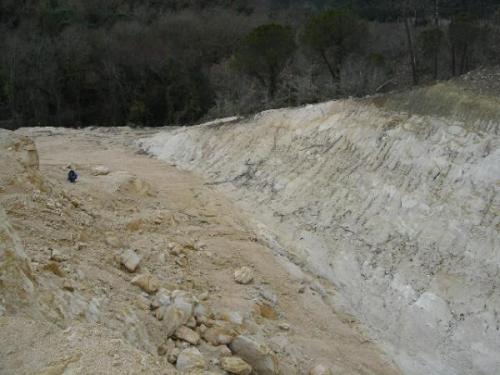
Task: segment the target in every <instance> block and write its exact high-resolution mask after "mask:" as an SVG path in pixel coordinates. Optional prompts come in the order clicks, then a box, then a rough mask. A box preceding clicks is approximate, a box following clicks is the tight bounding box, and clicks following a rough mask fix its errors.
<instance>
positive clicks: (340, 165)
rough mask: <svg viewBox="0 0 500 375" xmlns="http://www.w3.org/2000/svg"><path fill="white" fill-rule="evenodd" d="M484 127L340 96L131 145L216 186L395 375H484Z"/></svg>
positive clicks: (490, 235) (490, 143)
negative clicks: (361, 331)
mask: <svg viewBox="0 0 500 375" xmlns="http://www.w3.org/2000/svg"><path fill="white" fill-rule="evenodd" d="M478 100H479V99H478ZM493 102H495V103H498V99H495V100H489V101H488V103H489V104H488V106H489V105H490V104H491V103H493ZM488 108H490V107H488ZM487 112H488V113H493V112H491V111H489V110H488V111H487ZM445 115H446V114H445ZM484 118H485V119H486V120H484V121H482V120H481V119H479V120H478V121H476V122H464V123H462V122H459V120H458V118H456V119H447V118H443V117H441V118H432V117H425V116H423V117H419V116H409V115H407V114H395V113H392V112H388V111H384V110H383V109H380V108H377V107H376V106H374V105H372V104H371V103H361V102H355V101H341V102H329V103H324V104H319V105H315V106H307V107H305V108H299V109H290V110H273V111H267V112H264V113H262V114H258V115H256V116H255V118H254V119H251V120H248V121H245V122H241V123H236V124H230V125H210V126H199V127H190V128H185V129H178V130H175V131H172V132H164V133H160V134H158V135H156V136H154V137H153V138H150V139H148V140H143V141H142V145H143V147H144V148H145V149H146V150H147V151H149V152H150V153H153V154H155V155H157V156H158V157H159V158H161V159H163V160H167V161H169V162H171V163H175V164H176V165H178V166H180V167H182V168H184V169H190V170H193V169H194V170H197V171H199V172H200V173H202V174H203V175H204V176H205V177H207V178H208V179H210V180H212V181H213V182H216V183H217V186H218V187H220V188H221V189H223V190H224V191H225V192H226V193H229V194H230V195H232V197H233V198H235V200H237V201H238V202H239V204H240V205H241V206H242V207H243V208H245V209H246V210H247V211H248V212H249V213H251V214H253V217H255V218H257V219H258V220H259V222H260V223H256V226H257V227H258V228H260V229H261V232H262V233H260V234H261V235H263V236H267V238H268V240H269V243H270V244H271V245H274V246H275V249H276V251H278V252H280V253H282V254H286V255H288V256H289V257H291V258H293V259H294V260H295V261H296V262H299V263H303V264H305V265H307V266H308V267H309V268H310V269H311V270H313V271H314V272H315V273H317V274H319V275H321V276H323V277H325V278H327V279H329V280H330V281H331V282H333V283H334V284H335V285H336V287H337V289H338V294H337V297H336V302H337V303H338V304H341V305H343V306H344V307H345V309H347V310H348V311H350V312H351V313H353V314H354V315H355V316H357V317H358V318H359V319H360V320H361V321H363V322H364V323H365V324H366V326H367V327H368V328H369V329H370V331H371V333H372V334H373V335H374V336H376V337H377V338H378V339H379V340H381V341H382V342H383V343H384V345H385V349H386V350H387V351H388V352H389V353H390V354H391V356H392V357H393V358H394V359H395V360H396V362H397V363H398V365H399V366H400V367H401V368H402V369H403V370H404V371H405V373H407V374H409V375H420V374H423V373H439V374H442V375H466V374H472V373H481V374H486V375H496V373H497V371H498V368H500V359H499V357H498V355H497V353H498V352H499V351H500V335H499V334H498V330H497V329H496V327H498V326H500V318H499V316H498V314H497V312H498V311H499V310H500V289H499V288H498V279H499V275H500V257H499V252H498V249H499V248H500V236H499V235H498V231H499V228H500V227H499V225H500V223H499V216H498V209H499V207H500V196H499V188H498V181H499V180H500V137H499V135H498V134H499V127H500V120H498V119H497V120H495V119H494V118H491V116H490V117H484ZM463 119H466V120H467V119H468V118H467V117H463ZM262 224H264V225H262ZM285 249H286V250H285ZM244 359H245V358H244Z"/></svg>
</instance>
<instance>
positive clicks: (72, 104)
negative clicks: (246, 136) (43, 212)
mask: <svg viewBox="0 0 500 375" xmlns="http://www.w3.org/2000/svg"><path fill="white" fill-rule="evenodd" d="M498 8H499V7H498V2H497V1H495V0H481V1H478V2H475V1H459V0H425V1H414V0H407V1H393V0H382V1H376V2H374V1H369V0H353V1H342V0H322V1H320V0H315V1H312V0H311V1H294V0H288V1H287V0H280V1H278V0H253V1H240V0H235V1H229V0H219V1H183V0H169V1H146V0H144V1H134V0H107V1H98V0H92V1H87V0H44V1H35V0H26V1H18V0H4V1H2V2H1V3H0V33H1V34H2V38H1V39H0V51H1V53H0V126H3V127H20V126H27V125H28V126H38V125H51V126H69V127H76V126H88V125H98V126H110V125H126V124H131V125H148V126H163V125H175V124H191V123H194V122H196V121H199V120H200V119H208V118H214V117H220V116H226V115H235V114H248V113H254V112H256V111H258V110H262V109H266V108H275V107H282V106H294V105H300V104H303V103H311V102H318V101H322V100H326V99H332V98H340V97H347V96H364V95H366V94H373V93H376V92H384V91H388V90H393V89H398V88H406V87H409V86H411V85H416V84H422V83H426V82H429V81H434V80H436V79H438V80H442V79H448V78H449V77H452V76H458V75H461V74H464V73H466V72H468V71H470V70H471V69H474V68H477V67H480V66H485V65H492V64H498V63H500V61H499V60H498V59H499V56H500V52H499V51H500V48H499V45H500V42H499V35H500V32H499V19H500V16H499V14H500V13H499V11H498Z"/></svg>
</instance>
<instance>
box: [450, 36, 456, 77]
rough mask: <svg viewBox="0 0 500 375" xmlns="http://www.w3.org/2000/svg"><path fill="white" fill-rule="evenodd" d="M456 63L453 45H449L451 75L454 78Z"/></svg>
mask: <svg viewBox="0 0 500 375" xmlns="http://www.w3.org/2000/svg"><path fill="white" fill-rule="evenodd" d="M456 61H457V52H456V49H455V45H454V44H452V45H451V75H452V76H453V77H455V76H456V75H457V68H456V65H457V63H456Z"/></svg>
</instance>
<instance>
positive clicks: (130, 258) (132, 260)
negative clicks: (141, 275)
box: [120, 249, 141, 272]
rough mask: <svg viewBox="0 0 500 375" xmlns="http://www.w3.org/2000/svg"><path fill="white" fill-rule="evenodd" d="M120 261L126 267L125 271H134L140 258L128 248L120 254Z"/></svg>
mask: <svg viewBox="0 0 500 375" xmlns="http://www.w3.org/2000/svg"><path fill="white" fill-rule="evenodd" d="M120 262H121V264H122V265H123V266H124V267H125V268H126V269H127V271H129V272H135V271H136V270H137V267H139V263H140V262H141V258H140V257H139V255H137V254H136V253H135V251H132V250H130V249H129V250H126V251H125V252H124V253H123V254H122V255H121V257H120Z"/></svg>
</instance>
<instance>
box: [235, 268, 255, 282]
mask: <svg viewBox="0 0 500 375" xmlns="http://www.w3.org/2000/svg"><path fill="white" fill-rule="evenodd" d="M234 280H235V281H236V282H237V283H238V284H249V283H251V282H252V280H253V271H252V269H251V268H249V267H241V268H238V269H237V270H236V271H234Z"/></svg>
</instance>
